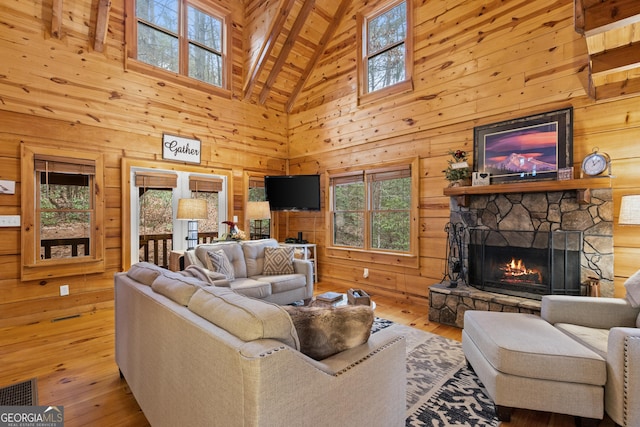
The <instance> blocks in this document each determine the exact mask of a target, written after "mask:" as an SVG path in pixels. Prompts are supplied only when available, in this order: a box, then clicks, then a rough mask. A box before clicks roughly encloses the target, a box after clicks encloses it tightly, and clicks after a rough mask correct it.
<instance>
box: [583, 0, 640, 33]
mask: <svg viewBox="0 0 640 427" xmlns="http://www.w3.org/2000/svg"><path fill="white" fill-rule="evenodd" d="M578 3H581V4H582V5H581V7H582V12H581V13H582V14H583V17H582V19H584V26H583V29H584V34H585V35H586V36H591V35H594V34H599V33H602V32H605V31H610V30H613V29H615V28H621V27H624V26H627V25H631V24H634V23H638V22H640V1H638V0H604V1H601V2H595V3H593V2H588V3H587V1H586V0H576V6H575V7H576V12H578V11H577V8H578ZM592 3H593V4H592Z"/></svg>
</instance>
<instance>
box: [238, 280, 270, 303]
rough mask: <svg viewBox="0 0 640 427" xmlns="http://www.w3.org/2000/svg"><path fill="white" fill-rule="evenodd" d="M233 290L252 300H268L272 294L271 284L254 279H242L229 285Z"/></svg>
mask: <svg viewBox="0 0 640 427" xmlns="http://www.w3.org/2000/svg"><path fill="white" fill-rule="evenodd" d="M229 286H230V287H231V289H233V290H234V291H236V292H238V293H241V294H242V295H246V296H248V297H251V298H260V299H262V298H266V297H268V296H269V295H271V294H272V289H271V284H270V283H268V282H264V281H262V280H256V279H254V278H249V277H242V278H240V279H236V280H234V281H233V282H231V283H230V284H229Z"/></svg>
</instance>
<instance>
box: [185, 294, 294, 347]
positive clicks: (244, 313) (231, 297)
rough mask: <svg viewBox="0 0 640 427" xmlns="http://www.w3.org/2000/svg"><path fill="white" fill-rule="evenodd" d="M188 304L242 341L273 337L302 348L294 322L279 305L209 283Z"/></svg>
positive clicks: (291, 345)
mask: <svg viewBox="0 0 640 427" xmlns="http://www.w3.org/2000/svg"><path fill="white" fill-rule="evenodd" d="M188 307H189V310H191V311H192V312H194V313H196V314H197V315H199V316H201V317H203V318H205V319H207V320H208V321H210V322H211V323H213V324H215V325H217V326H219V327H221V328H222V329H225V330H226V331H227V332H229V333H231V334H233V335H235V336H236V337H238V338H240V339H241V340H243V341H254V340H259V339H268V338H270V339H275V340H278V341H281V342H283V343H284V344H286V345H288V346H290V347H292V348H294V349H296V350H299V349H300V344H299V342H298V336H297V334H296V330H295V327H294V326H293V322H292V321H291V318H290V317H289V315H288V314H287V312H286V311H285V310H284V309H283V308H282V307H280V306H279V305H276V304H271V303H269V302H266V301H261V300H257V299H253V298H247V297H246V296H243V295H240V294H238V293H236V292H234V291H232V290H231V289H228V288H218V287H211V286H209V287H206V288H201V289H199V290H198V291H197V292H196V293H195V294H194V295H193V297H192V298H191V300H190V301H189V306H188Z"/></svg>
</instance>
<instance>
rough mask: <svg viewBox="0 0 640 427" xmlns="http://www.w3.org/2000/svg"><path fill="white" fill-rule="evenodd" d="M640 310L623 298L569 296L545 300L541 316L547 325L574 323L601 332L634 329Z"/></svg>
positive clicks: (544, 298) (547, 297)
mask: <svg viewBox="0 0 640 427" xmlns="http://www.w3.org/2000/svg"><path fill="white" fill-rule="evenodd" d="M639 312H640V309H637V308H633V307H631V304H629V302H628V301H627V300H625V299H622V298H590V297H580V296H569V295H545V296H543V297H542V306H541V309H540V316H541V317H542V318H543V319H544V320H546V321H547V322H549V323H551V324H552V325H555V324H556V323H571V324H574V325H580V326H587V327H590V328H598V329H611V328H613V327H615V326H629V327H633V326H635V324H636V318H637V317H638V313H639Z"/></svg>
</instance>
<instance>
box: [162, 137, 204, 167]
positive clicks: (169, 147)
mask: <svg viewBox="0 0 640 427" xmlns="http://www.w3.org/2000/svg"><path fill="white" fill-rule="evenodd" d="M200 153H201V150H200V140H198V139H194V138H185V137H182V136H177V135H171V134H168V133H165V134H163V135H162V158H163V159H165V160H174V161H178V162H188V163H197V164H200Z"/></svg>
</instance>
